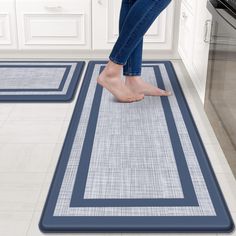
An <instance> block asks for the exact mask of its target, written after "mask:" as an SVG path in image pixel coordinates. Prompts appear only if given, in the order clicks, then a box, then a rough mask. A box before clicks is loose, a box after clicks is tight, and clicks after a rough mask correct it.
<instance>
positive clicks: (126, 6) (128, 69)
mask: <svg viewBox="0 0 236 236" xmlns="http://www.w3.org/2000/svg"><path fill="white" fill-rule="evenodd" d="M136 1H137V0H122V3H121V8H120V16H119V34H120V33H121V29H122V27H123V24H124V22H125V18H126V16H127V15H128V13H129V10H130V9H131V7H132V6H133V5H134V3H135V2H136ZM142 53H143V37H142V39H141V41H140V42H139V43H138V45H137V46H136V47H135V49H134V50H133V51H132V53H131V54H130V56H129V58H128V60H127V63H126V64H125V65H124V66H123V75H127V76H135V75H136V76H140V75H141V70H142Z"/></svg>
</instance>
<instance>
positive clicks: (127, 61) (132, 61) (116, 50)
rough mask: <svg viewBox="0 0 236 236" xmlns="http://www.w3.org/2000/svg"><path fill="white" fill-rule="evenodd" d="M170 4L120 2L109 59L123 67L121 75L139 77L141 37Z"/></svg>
mask: <svg viewBox="0 0 236 236" xmlns="http://www.w3.org/2000/svg"><path fill="white" fill-rule="evenodd" d="M170 2H171V0H122V3H121V8H120V16H119V37H118V38H117V41H116V43H115V44H114V46H113V49H112V51H111V53H110V55H109V59H110V60H111V61H113V62H114V63H116V64H120V65H123V75H131V76H134V75H136V76H139V75H141V70H142V51H143V36H144V34H145V33H146V32H147V30H148V28H149V27H150V26H151V24H152V23H153V22H154V21H155V19H156V18H157V16H158V15H159V14H160V13H161V12H162V11H163V10H164V9H165V8H166V7H167V6H168V4H169V3H170Z"/></svg>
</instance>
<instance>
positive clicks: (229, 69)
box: [204, 0, 236, 176]
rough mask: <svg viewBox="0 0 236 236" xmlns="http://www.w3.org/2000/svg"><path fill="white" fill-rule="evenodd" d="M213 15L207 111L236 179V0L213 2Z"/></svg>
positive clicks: (210, 4)
mask: <svg viewBox="0 0 236 236" xmlns="http://www.w3.org/2000/svg"><path fill="white" fill-rule="evenodd" d="M207 8H208V10H209V11H210V13H211V14H212V28H211V37H210V42H209V43H210V51H209V63H208V73H207V85H206V94H205V95H206V96H205V105H204V108H205V111H206V113H207V115H208V118H209V120H210V122H211V124H212V126H213V128H214V131H215V133H216V135H217V138H218V140H219V142H220V144H221V147H222V149H223V151H224V153H225V156H226V158H227V160H228V162H229V164H230V166H231V168H232V170H233V172H234V174H235V176H236V0H209V1H208V2H207Z"/></svg>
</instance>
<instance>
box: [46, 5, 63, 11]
mask: <svg viewBox="0 0 236 236" xmlns="http://www.w3.org/2000/svg"><path fill="white" fill-rule="evenodd" d="M44 8H46V9H47V10H49V11H58V10H61V9H62V7H61V6H45V7H44Z"/></svg>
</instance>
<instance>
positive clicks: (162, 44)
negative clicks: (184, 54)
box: [92, 0, 175, 50]
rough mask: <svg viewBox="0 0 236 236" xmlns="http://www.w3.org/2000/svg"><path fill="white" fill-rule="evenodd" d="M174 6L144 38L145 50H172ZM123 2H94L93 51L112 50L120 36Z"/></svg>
mask: <svg viewBox="0 0 236 236" xmlns="http://www.w3.org/2000/svg"><path fill="white" fill-rule="evenodd" d="M174 4H175V2H174V1H172V2H171V3H170V4H169V6H168V7H167V8H166V9H165V10H164V11H163V12H162V13H161V14H160V16H159V17H158V18H157V19H156V20H155V21H154V22H153V24H152V25H151V27H150V28H149V29H148V31H147V32H146V34H145V36H144V46H143V48H144V49H151V50H153V49H157V50H158V49H169V50H170V49H171V48H172V37H173V17H174ZM120 7H121V0H112V1H111V0H92V25H93V39H92V40H93V43H92V44H93V49H112V47H113V45H114V43H115V42H116V39H117V37H118V36H119V28H118V26H119V12H120Z"/></svg>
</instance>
